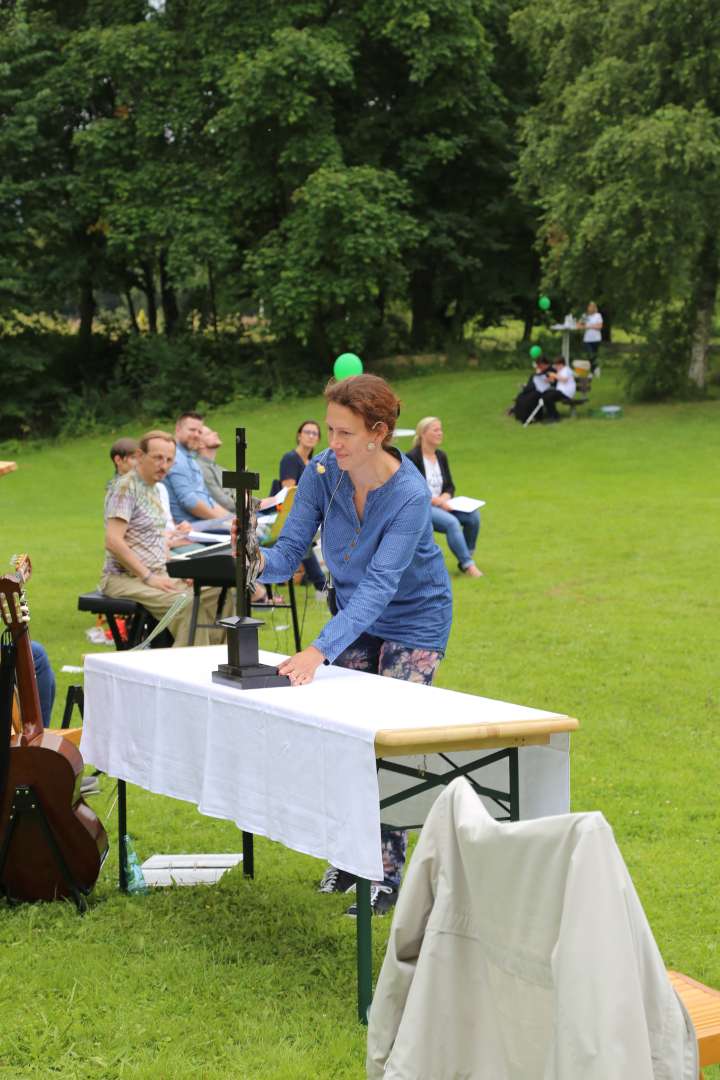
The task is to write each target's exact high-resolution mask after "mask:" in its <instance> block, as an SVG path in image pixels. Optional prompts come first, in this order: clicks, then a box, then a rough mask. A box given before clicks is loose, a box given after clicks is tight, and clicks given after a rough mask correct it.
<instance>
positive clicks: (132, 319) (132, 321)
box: [125, 288, 140, 334]
mask: <svg viewBox="0 0 720 1080" xmlns="http://www.w3.org/2000/svg"><path fill="white" fill-rule="evenodd" d="M125 303H126V304H127V309H128V315H129V316H130V326H131V327H132V330H133V333H134V334H139V333H140V327H139V326H138V321H137V315H136V314H135V305H134V304H133V298H132V293H131V290H130V288H127V289H126V290H125Z"/></svg>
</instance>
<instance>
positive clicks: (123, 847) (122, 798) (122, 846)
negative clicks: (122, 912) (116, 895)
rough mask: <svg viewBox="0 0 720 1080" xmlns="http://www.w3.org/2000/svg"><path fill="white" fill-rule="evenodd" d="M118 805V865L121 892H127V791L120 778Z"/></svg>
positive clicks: (118, 783)
mask: <svg viewBox="0 0 720 1080" xmlns="http://www.w3.org/2000/svg"><path fill="white" fill-rule="evenodd" d="M117 806H118V857H119V859H120V865H119V867H118V884H119V885H120V892H124V893H126V892H127V891H128V877H127V844H126V843H125V837H126V836H127V791H126V786H125V781H124V780H118V782H117Z"/></svg>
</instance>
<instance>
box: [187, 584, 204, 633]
mask: <svg viewBox="0 0 720 1080" xmlns="http://www.w3.org/2000/svg"><path fill="white" fill-rule="evenodd" d="M201 588H202V586H201V585H200V583H199V582H198V581H193V599H192V612H191V613H190V627H189V629H188V645H194V644H195V631H196V630H197V623H198V614H199V612H200V589H201Z"/></svg>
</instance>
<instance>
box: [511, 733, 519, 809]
mask: <svg viewBox="0 0 720 1080" xmlns="http://www.w3.org/2000/svg"><path fill="white" fill-rule="evenodd" d="M508 774H509V775H508V780H509V783H508V787H509V788H510V820H511V821H519V820H520V763H519V758H518V748H517V746H513V747H511V748H510V749H509V751H508Z"/></svg>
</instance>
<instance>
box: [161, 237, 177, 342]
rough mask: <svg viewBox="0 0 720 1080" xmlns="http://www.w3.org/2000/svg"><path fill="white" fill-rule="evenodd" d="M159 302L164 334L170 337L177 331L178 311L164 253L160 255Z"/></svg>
mask: <svg viewBox="0 0 720 1080" xmlns="http://www.w3.org/2000/svg"><path fill="white" fill-rule="evenodd" d="M160 302H161V303H162V309H163V321H164V323H165V334H166V335H167V337H172V336H173V334H174V333H175V331H176V330H177V324H178V318H179V315H180V312H179V311H178V304H177V296H176V294H175V289H174V287H173V285H172V282H171V281H170V278H169V277H168V272H167V252H165V251H162V252H161V253H160Z"/></svg>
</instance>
